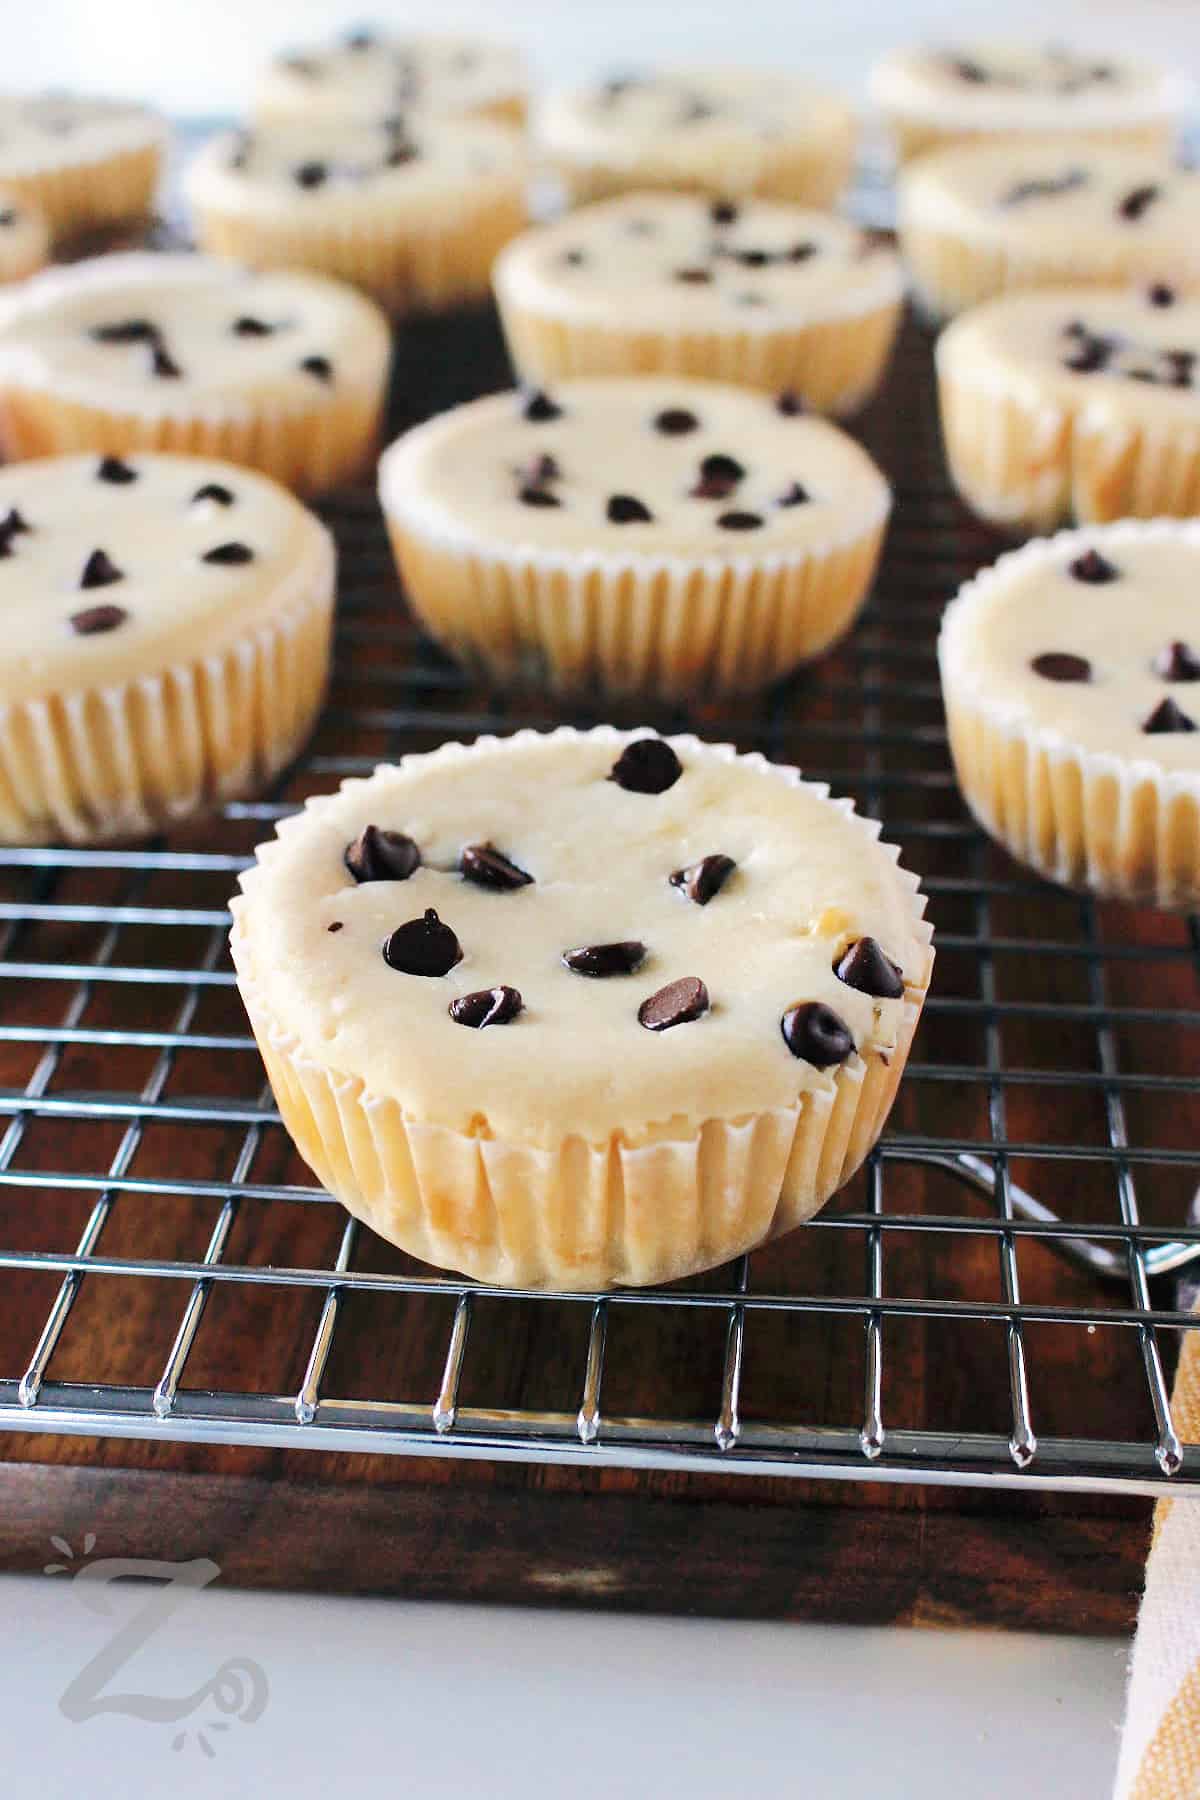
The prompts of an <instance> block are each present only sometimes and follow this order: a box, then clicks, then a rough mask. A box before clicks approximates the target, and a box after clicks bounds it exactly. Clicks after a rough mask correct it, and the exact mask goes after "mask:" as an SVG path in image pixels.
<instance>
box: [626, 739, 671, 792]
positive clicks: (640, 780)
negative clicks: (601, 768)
mask: <svg viewBox="0 0 1200 1800" xmlns="http://www.w3.org/2000/svg"><path fill="white" fill-rule="evenodd" d="M682 774H683V765H682V763H681V762H680V760H679V758H678V757H677V756H676V754H675V752H674V750H672V748H671V746H670V744H668V743H667V742H666V741H665V739H663V738H656V737H641V738H634V740H633V742H632V743H631V744H626V746H625V748H624V750H622V752H621V754H620V756H618V758H617V760H616V762H615V763H614V764H613V766H612V769H611V770H610V772H609V777H608V778H609V780H610V781H615V782H616V784H617V786H618V787H623V788H626V789H628V791H629V792H630V793H631V794H665V793H666V791H667V789H668V788H669V787H674V785H675V783H676V782H677V781H678V780H679V777H680V776H681V775H682Z"/></svg>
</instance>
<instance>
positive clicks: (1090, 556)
mask: <svg viewBox="0 0 1200 1800" xmlns="http://www.w3.org/2000/svg"><path fill="white" fill-rule="evenodd" d="M1067 572H1068V574H1070V575H1073V576H1074V577H1075V579H1076V581H1086V582H1088V583H1089V584H1090V585H1091V586H1093V587H1101V586H1103V584H1104V583H1105V582H1108V581H1116V580H1117V579H1118V577H1119V576H1120V573H1121V571H1120V569H1118V568H1117V565H1116V564H1115V563H1110V562H1109V560H1108V558H1107V557H1106V556H1101V554H1100V552H1099V551H1098V550H1085V551H1084V553H1083V555H1082V556H1077V557H1076V558H1075V561H1074V562H1073V563H1071V564H1070V565H1069V568H1068V571H1067Z"/></svg>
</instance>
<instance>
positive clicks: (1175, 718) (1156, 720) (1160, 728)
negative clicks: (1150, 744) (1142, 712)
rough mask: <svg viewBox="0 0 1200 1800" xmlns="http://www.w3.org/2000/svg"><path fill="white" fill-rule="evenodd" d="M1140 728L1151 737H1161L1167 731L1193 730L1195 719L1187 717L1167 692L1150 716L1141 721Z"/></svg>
mask: <svg viewBox="0 0 1200 1800" xmlns="http://www.w3.org/2000/svg"><path fill="white" fill-rule="evenodd" d="M1142 730H1143V731H1145V732H1147V733H1148V734H1149V735H1150V736H1151V737H1161V736H1162V735H1163V734H1164V733H1166V732H1168V731H1195V730H1196V721H1195V720H1194V719H1189V717H1188V715H1187V714H1186V713H1185V712H1184V711H1183V709H1182V707H1179V706H1176V704H1175V702H1174V700H1172V699H1171V696H1170V695H1169V694H1168V695H1167V698H1166V699H1165V700H1160V701H1159V703H1158V705H1157V706H1156V707H1155V709H1154V711H1153V712H1152V713H1151V714H1150V717H1149V718H1148V719H1144V720H1143V721H1142Z"/></svg>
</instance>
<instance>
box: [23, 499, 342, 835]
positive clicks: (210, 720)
mask: <svg viewBox="0 0 1200 1800" xmlns="http://www.w3.org/2000/svg"><path fill="white" fill-rule="evenodd" d="M317 543H318V545H319V549H318V550H317V551H316V552H315V553H311V552H310V553H308V554H306V555H305V558H304V561H303V563H302V564H299V565H297V567H296V568H295V569H293V570H292V571H290V572H289V574H288V575H287V576H285V577H284V579H283V580H282V581H281V583H280V587H279V594H278V605H277V608H276V610H275V611H274V612H273V613H272V615H271V616H270V617H269V618H267V619H265V620H260V622H259V624H258V625H257V626H256V628H255V629H254V630H253V631H246V632H244V633H243V634H242V635H240V636H236V635H235V636H233V637H231V638H228V639H227V640H226V642H225V643H224V644H222V645H220V646H218V647H215V648H214V649H213V650H212V651H211V652H210V653H209V654H208V655H206V656H204V657H200V658H197V659H196V660H195V661H193V662H185V663H178V664H174V665H170V666H167V667H164V668H163V669H162V670H161V671H160V672H157V673H154V674H143V675H140V676H138V677H136V678H134V679H132V680H130V681H127V682H121V683H113V684H111V685H108V686H105V687H92V688H80V689H78V690H75V691H73V692H66V693H57V694H47V695H45V696H38V697H35V698H33V699H30V700H25V701H20V702H14V703H12V704H8V705H5V704H0V841H2V842H4V843H7V844H27V843H35V844H36V843H44V842H46V840H47V839H50V840H54V839H63V840H65V841H66V842H68V843H74V844H81V843H100V842H103V841H105V840H106V839H112V838H125V837H142V836H145V835H146V834H147V833H149V832H151V831H155V830H159V829H161V828H163V827H165V826H168V825H170V824H172V823H174V822H177V821H178V820H180V819H182V818H185V817H187V816H189V815H190V814H192V813H195V812H198V811H202V810H205V809H206V808H208V807H210V806H213V805H216V804H219V803H220V802H221V801H223V800H227V799H230V798H233V797H234V796H236V795H243V794H247V793H252V792H254V791H255V790H256V789H257V788H259V787H261V786H262V784H263V783H264V782H266V781H267V780H268V779H269V778H270V777H271V776H272V775H273V774H275V773H276V771H278V770H279V769H282V768H285V767H286V766H287V764H288V763H289V762H290V761H291V760H292V758H293V757H294V756H295V755H296V753H297V751H298V750H299V749H300V747H301V745H302V744H303V743H304V741H305V739H306V738H307V737H308V734H309V732H310V731H311V729H312V726H313V723H314V721H315V719H316V715H317V712H318V710H319V708H320V705H321V700H322V697H323V695H324V691H325V683H326V678H327V673H328V667H329V650H330V633H331V627H332V618H333V594H334V552H333V544H332V540H331V539H330V538H329V536H328V534H327V533H325V532H324V531H322V532H321V533H320V536H319V538H318V539H317Z"/></svg>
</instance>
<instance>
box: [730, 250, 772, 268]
mask: <svg viewBox="0 0 1200 1800" xmlns="http://www.w3.org/2000/svg"><path fill="white" fill-rule="evenodd" d="M726 255H727V256H730V257H732V259H733V261H734V262H735V263H740V264H741V265H742V267H743V269H765V268H766V266H767V264H768V263H769V262H770V260H771V256H770V252H769V251H767V250H729V251H727V252H726Z"/></svg>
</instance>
